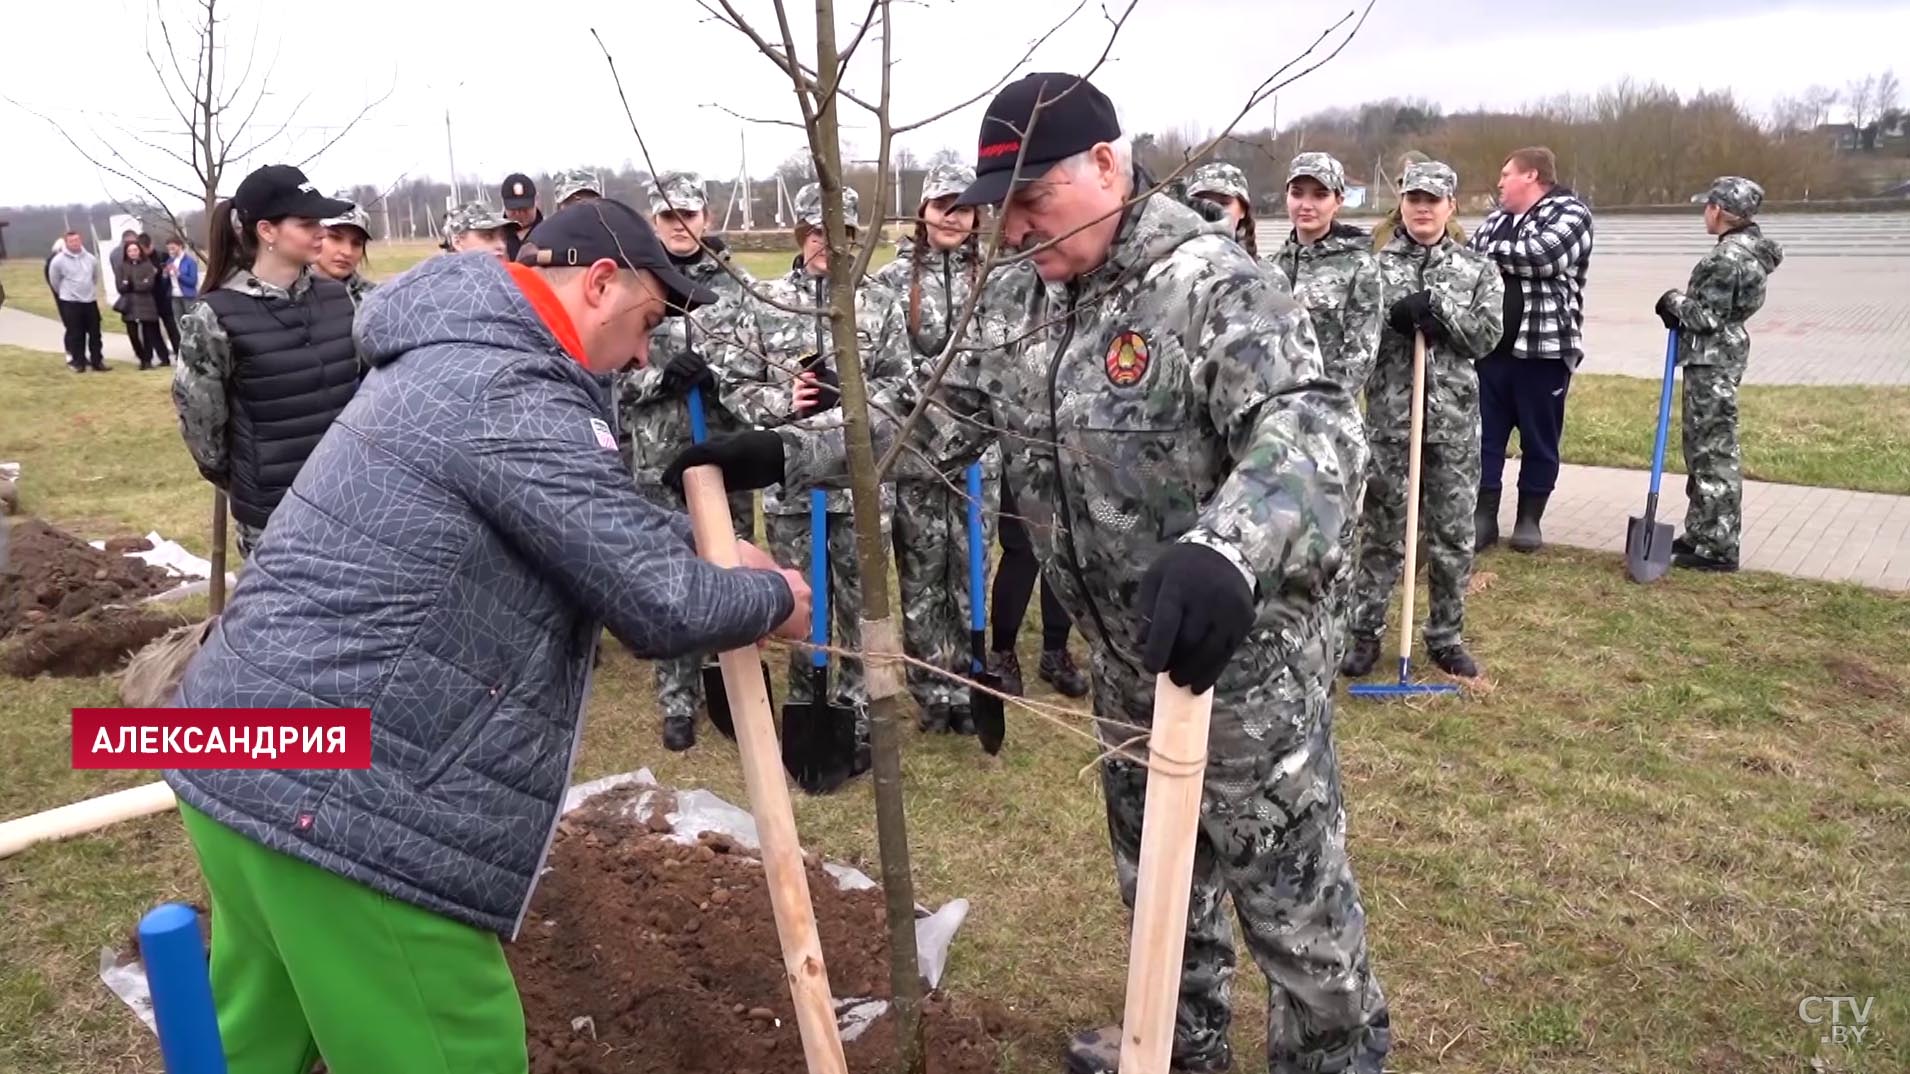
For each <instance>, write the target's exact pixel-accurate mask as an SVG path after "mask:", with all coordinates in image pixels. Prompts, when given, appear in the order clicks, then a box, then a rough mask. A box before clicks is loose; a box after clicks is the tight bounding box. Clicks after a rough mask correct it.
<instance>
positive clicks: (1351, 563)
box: [1326, 471, 1366, 667]
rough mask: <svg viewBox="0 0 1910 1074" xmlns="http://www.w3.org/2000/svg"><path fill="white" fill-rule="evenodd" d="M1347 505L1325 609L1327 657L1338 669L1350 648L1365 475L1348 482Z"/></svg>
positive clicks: (1357, 578)
mask: <svg viewBox="0 0 1910 1074" xmlns="http://www.w3.org/2000/svg"><path fill="white" fill-rule="evenodd" d="M1348 485H1349V486H1350V487H1349V488H1348V489H1347V490H1346V502H1348V503H1350V504H1352V505H1353V507H1354V509H1353V511H1352V512H1351V513H1350V514H1349V515H1348V516H1347V518H1346V522H1345V524H1343V525H1342V526H1341V527H1340V567H1339V570H1337V571H1335V572H1334V574H1333V577H1332V579H1331V580H1330V581H1328V582H1327V590H1326V607H1327V615H1328V619H1327V622H1328V624H1329V629H1330V630H1331V631H1332V638H1331V641H1332V646H1331V647H1330V649H1329V653H1330V655H1331V657H1332V661H1333V662H1332V666H1333V667H1339V666H1340V661H1341V659H1343V658H1344V657H1345V656H1346V650H1347V648H1348V647H1349V646H1350V645H1351V644H1352V643H1351V641H1350V638H1351V636H1352V631H1353V624H1352V619H1353V588H1354V583H1355V582H1357V581H1358V580H1359V562H1360V539H1361V537H1362V535H1363V534H1364V533H1365V532H1366V526H1365V514H1364V508H1365V504H1366V473H1365V471H1361V472H1360V473H1357V474H1354V475H1353V476H1352V480H1351V481H1349V482H1348Z"/></svg>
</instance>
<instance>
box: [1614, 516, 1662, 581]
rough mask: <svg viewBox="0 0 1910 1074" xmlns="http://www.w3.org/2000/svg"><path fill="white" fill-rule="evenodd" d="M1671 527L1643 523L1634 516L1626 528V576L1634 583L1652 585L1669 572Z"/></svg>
mask: <svg viewBox="0 0 1910 1074" xmlns="http://www.w3.org/2000/svg"><path fill="white" fill-rule="evenodd" d="M1671 541H1672V537H1671V524H1670V523H1668V522H1646V521H1645V520H1644V519H1642V518H1639V517H1638V516H1637V515H1633V516H1632V517H1631V519H1630V521H1629V522H1628V523H1627V524H1626V526H1625V575H1626V577H1628V578H1630V579H1631V580H1632V581H1634V582H1640V583H1647V582H1655V581H1657V580H1658V579H1660V578H1663V577H1664V576H1665V574H1666V572H1668V571H1670V570H1671Z"/></svg>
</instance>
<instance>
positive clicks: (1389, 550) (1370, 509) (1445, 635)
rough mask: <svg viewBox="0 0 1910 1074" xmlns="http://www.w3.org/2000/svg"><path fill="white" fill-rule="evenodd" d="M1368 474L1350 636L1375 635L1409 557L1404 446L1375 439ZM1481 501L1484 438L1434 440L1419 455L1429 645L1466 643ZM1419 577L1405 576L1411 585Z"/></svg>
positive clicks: (1432, 646) (1421, 523)
mask: <svg viewBox="0 0 1910 1074" xmlns="http://www.w3.org/2000/svg"><path fill="white" fill-rule="evenodd" d="M1372 449H1373V454H1372V461H1371V462H1370V463H1369V464H1368V466H1367V469H1366V506H1365V509H1364V510H1363V511H1362V513H1361V528H1362V530H1363V531H1364V532H1363V535H1362V537H1361V538H1360V561H1359V567H1358V572H1359V573H1358V577H1357V579H1356V580H1355V582H1354V586H1353V608H1352V617H1351V620H1350V622H1349V624H1348V633H1350V634H1352V635H1353V636H1354V637H1361V638H1377V637H1379V635H1380V632H1381V631H1382V630H1384V629H1385V628H1386V607H1387V605H1388V604H1389V603H1391V601H1392V598H1393V587H1394V586H1395V585H1397V584H1399V575H1400V571H1401V569H1402V567H1403V564H1404V560H1405V555H1406V463H1407V454H1406V449H1407V445H1406V442H1405V441H1403V440H1398V441H1395V440H1375V441H1374V442H1373V445H1372ZM1478 502H1479V438H1478V436H1477V434H1476V433H1475V434H1474V436H1473V437H1472V439H1470V440H1468V441H1463V442H1460V443H1429V444H1427V445H1425V449H1424V451H1423V453H1422V454H1421V456H1420V474H1419V531H1420V534H1421V536H1422V537H1423V539H1424V541H1425V549H1426V554H1425V556H1424V557H1423V558H1424V560H1425V563H1426V575H1427V581H1428V583H1429V589H1430V590H1431V598H1432V599H1431V600H1430V601H1429V602H1428V603H1429V605H1430V606H1429V607H1428V608H1427V609H1426V645H1427V647H1428V648H1432V649H1439V648H1444V647H1446V646H1448V645H1458V644H1459V643H1460V642H1461V641H1462V640H1463V634H1464V627H1465V621H1466V584H1467V583H1468V582H1469V581H1471V580H1472V544H1473V537H1474V532H1473V524H1472V512H1473V508H1474V507H1475V506H1476V505H1477V504H1478ZM1415 581H1416V580H1415V579H1412V578H1408V579H1406V584H1407V585H1413V584H1415Z"/></svg>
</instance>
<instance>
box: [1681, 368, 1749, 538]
mask: <svg viewBox="0 0 1910 1074" xmlns="http://www.w3.org/2000/svg"><path fill="white" fill-rule="evenodd" d="M1742 376H1743V371H1742V370H1735V369H1732V368H1730V367H1728V366H1715V365H1695V366H1685V367H1684V382H1685V387H1684V452H1685V475H1686V476H1685V497H1686V499H1687V500H1688V506H1686V508H1685V539H1686V540H1688V541H1690V542H1691V544H1692V546H1693V547H1694V548H1695V549H1696V550H1697V553H1698V554H1699V555H1701V556H1705V557H1708V558H1710V559H1723V560H1731V561H1733V562H1735V561H1736V560H1737V558H1738V540H1739V537H1740V536H1741V533H1742V530H1743V521H1744V474H1743V472H1742V470H1741V469H1740V468H1739V460H1738V381H1739V379H1740V378H1741V377H1742Z"/></svg>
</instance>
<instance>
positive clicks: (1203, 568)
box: [1140, 543, 1254, 694]
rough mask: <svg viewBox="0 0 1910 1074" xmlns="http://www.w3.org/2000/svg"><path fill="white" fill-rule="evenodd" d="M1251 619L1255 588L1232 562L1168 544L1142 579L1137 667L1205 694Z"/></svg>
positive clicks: (1194, 546) (1186, 546)
mask: <svg viewBox="0 0 1910 1074" xmlns="http://www.w3.org/2000/svg"><path fill="white" fill-rule="evenodd" d="M1253 619H1254V607H1253V589H1252V587H1250V586H1248V585H1247V579H1246V578H1244V577H1243V576H1242V575H1241V573H1240V568H1238V567H1236V566H1234V564H1233V561H1232V560H1230V559H1228V558H1227V557H1226V556H1223V555H1221V554H1220V553H1219V552H1216V551H1214V550H1213V549H1211V548H1208V547H1207V546H1205V545H1198V544H1185V543H1176V544H1171V545H1168V546H1167V550H1166V551H1164V552H1162V553H1161V554H1160V555H1159V556H1158V557H1156V558H1155V560H1154V562H1153V564H1152V565H1151V566H1149V567H1148V568H1147V573H1146V574H1145V575H1143V576H1142V577H1141V638H1140V642H1141V666H1142V667H1143V668H1145V669H1146V670H1147V671H1148V673H1149V674H1154V675H1158V674H1160V673H1161V672H1163V671H1165V672H1167V676H1168V678H1170V679H1172V680H1173V682H1174V684H1175V685H1176V686H1185V687H1186V688H1187V689H1189V690H1192V691H1193V692H1194V693H1197V694H1199V693H1205V692H1206V691H1208V690H1211V689H1213V686H1214V684H1215V683H1216V682H1219V681H1220V673H1221V672H1222V671H1225V670H1226V668H1227V661H1228V660H1229V659H1230V658H1232V656H1233V655H1234V650H1235V649H1238V648H1240V643H1241V642H1243V641H1245V640H1247V632H1248V631H1249V630H1251V629H1252V628H1253Z"/></svg>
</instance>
